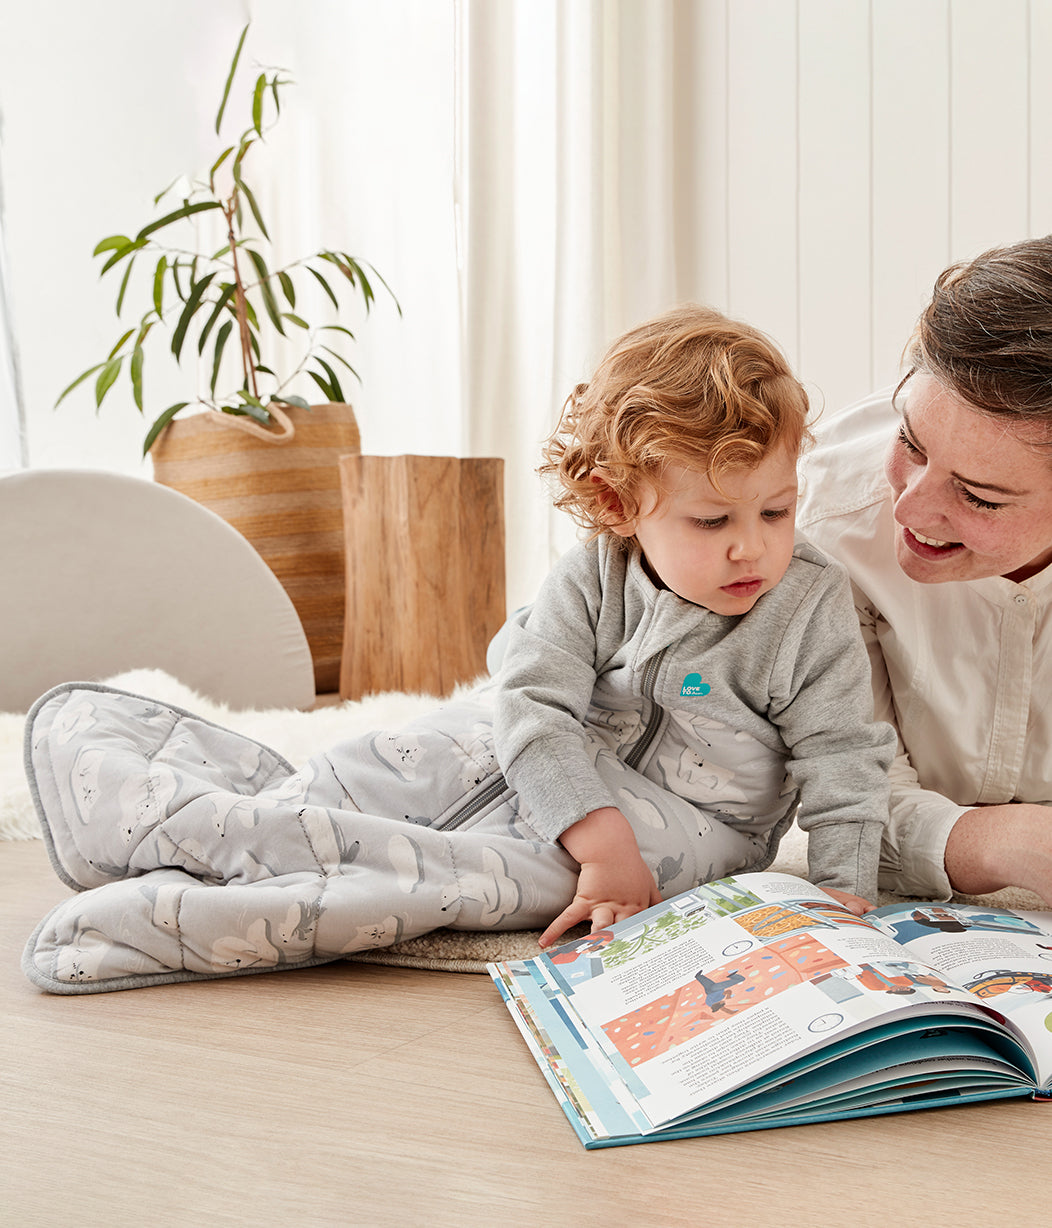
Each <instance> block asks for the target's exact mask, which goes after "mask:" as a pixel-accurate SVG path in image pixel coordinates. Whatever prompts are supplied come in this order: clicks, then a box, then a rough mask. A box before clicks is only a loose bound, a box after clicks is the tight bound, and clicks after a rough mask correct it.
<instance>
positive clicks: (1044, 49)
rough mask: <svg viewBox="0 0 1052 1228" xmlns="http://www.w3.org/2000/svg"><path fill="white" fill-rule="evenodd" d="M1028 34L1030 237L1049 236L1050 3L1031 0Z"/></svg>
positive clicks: (1051, 175) (1051, 191) (1051, 221)
mask: <svg viewBox="0 0 1052 1228" xmlns="http://www.w3.org/2000/svg"><path fill="white" fill-rule="evenodd" d="M1029 7H1030V28H1029V32H1028V43H1029V46H1028V52H1029V76H1030V148H1029V151H1028V163H1029V166H1030V195H1029V199H1028V202H1027V203H1028V205H1029V209H1030V216H1029V219H1028V223H1027V230H1028V232H1029V234H1030V235H1031V236H1034V235H1045V234H1049V233H1050V232H1052V0H1030V6H1029Z"/></svg>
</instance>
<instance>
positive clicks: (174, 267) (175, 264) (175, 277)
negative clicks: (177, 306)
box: [172, 256, 186, 303]
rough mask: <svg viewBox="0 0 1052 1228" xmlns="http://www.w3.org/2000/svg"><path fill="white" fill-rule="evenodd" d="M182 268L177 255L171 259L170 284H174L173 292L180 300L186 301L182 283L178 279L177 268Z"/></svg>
mask: <svg viewBox="0 0 1052 1228" xmlns="http://www.w3.org/2000/svg"><path fill="white" fill-rule="evenodd" d="M181 268H182V261H181V260H180V259H179V257H178V256H176V258H175V259H174V260H173V261H172V285H173V286H175V292H176V294H177V295H178V296H179V299H180V301H181V302H184V303H185V302H186V295H185V294H184V293H183V285H182V282H181V281H180V280H179V270H180V269H181Z"/></svg>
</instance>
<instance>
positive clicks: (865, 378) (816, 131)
mask: <svg viewBox="0 0 1052 1228" xmlns="http://www.w3.org/2000/svg"><path fill="white" fill-rule="evenodd" d="M869 8H870V5H869V3H868V0H861V2H860V0H855V2H853V3H850V4H845V3H843V0H805V3H803V4H801V6H800V26H799V42H798V46H799V73H800V86H799V122H800V131H799V199H800V214H799V250H800V267H799V305H800V328H799V332H800V358H799V374H800V376H801V377H802V378H803V379H804V380H806V381H807V382H808V384H809V391H810V392H811V394H812V400H813V401H814V402H815V403H816V404H817V405H821V404H823V403H824V404H826V405H828V406H829V407H830V409H835V408H836V407H837V406H839V405H844V404H846V403H848V402H849V401H852V400H857V399H858V397H860V396H863V395H865V394H866V393H867V392H868V391H869V357H870V345H871V295H870V200H871V191H870V89H869V70H870V62H869ZM834 338H835V344H834V343H833V342H834Z"/></svg>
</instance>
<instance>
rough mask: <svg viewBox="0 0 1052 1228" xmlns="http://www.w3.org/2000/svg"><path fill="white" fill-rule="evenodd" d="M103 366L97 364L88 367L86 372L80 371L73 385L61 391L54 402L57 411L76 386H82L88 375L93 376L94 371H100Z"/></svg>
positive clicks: (99, 363)
mask: <svg viewBox="0 0 1052 1228" xmlns="http://www.w3.org/2000/svg"><path fill="white" fill-rule="evenodd" d="M103 365H104V364H103V363H101V362H97V363H96V364H95V365H94V366H93V367H88V369H87V370H86V371H81V373H80V374H79V375H78V376H77V378H76V379H75V380H74V381H73V383H72V384H70V385H69V387H68V388H65V389H64V390H63V392H62V395H61V396H60V397H59V398H58V400H57V401H56V402H55V408H56V409H58V407H59V405H60V404H61V403H62V402H63V401H64V400H65V399H66V397H67V396H69V394H70V393H71V392H72V391H73V389H74V388H76V387H77V385H78V384H82V383H83V382H84V381H85V380H86V379H87V378H88V376H89V375H94V374H95V372H96V371H101V370H102V367H103Z"/></svg>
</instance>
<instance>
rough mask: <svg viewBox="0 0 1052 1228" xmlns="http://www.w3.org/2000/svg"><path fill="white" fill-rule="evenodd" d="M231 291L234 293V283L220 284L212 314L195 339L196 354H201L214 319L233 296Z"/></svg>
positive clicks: (216, 318)
mask: <svg viewBox="0 0 1052 1228" xmlns="http://www.w3.org/2000/svg"><path fill="white" fill-rule="evenodd" d="M233 293H234V283H233V282H224V283H223V285H222V292H221V294H220V295H219V298H218V299H216V305H215V307H213V308H212V314H211V315H210V316H209V317H208V319H207V320H206V321H205V326H204V328H202V329H201V335H200V337H198V339H197V352H198V354H201V353H203V352H204V348H205V342H206V341H207V340H208V335H209V333H211V331H212V329H213V328H214V327H215V324H216V321H217V320H218V319H219V317H220V315H221V314H222V312H223V309H224V307H226V305H227V303H229V302H230V299H231V297H232V296H233ZM230 310H233V308H231V309H230Z"/></svg>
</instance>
